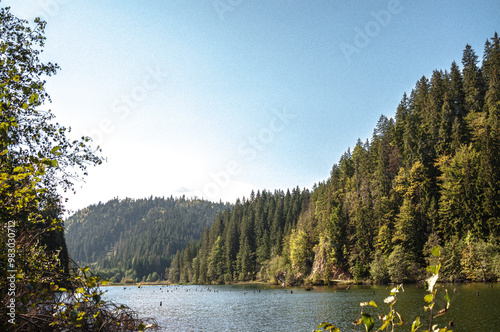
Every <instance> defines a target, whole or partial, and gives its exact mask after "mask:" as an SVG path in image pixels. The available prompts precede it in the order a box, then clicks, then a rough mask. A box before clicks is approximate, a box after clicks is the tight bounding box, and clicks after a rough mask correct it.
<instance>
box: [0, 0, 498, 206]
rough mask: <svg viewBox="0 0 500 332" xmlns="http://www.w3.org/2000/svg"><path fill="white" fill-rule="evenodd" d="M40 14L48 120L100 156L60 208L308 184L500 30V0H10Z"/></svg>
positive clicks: (17, 10) (16, 9) (20, 11)
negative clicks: (53, 71) (421, 86)
mask: <svg viewBox="0 0 500 332" xmlns="http://www.w3.org/2000/svg"><path fill="white" fill-rule="evenodd" d="M0 4H1V5H2V6H11V7H12V11H13V13H14V14H16V15H17V16H20V17H23V18H26V19H28V20H29V21H33V19H34V18H35V17H36V16H41V17H42V18H44V19H45V20H46V21H47V22H48V25H47V29H46V36H47V43H46V46H45V51H44V53H43V58H44V60H45V61H51V62H56V63H58V64H59V65H60V66H61V68H62V70H61V71H60V72H59V73H58V74H57V75H56V76H54V77H50V78H48V79H47V90H48V92H49V93H50V95H51V97H52V100H53V103H52V104H51V105H50V108H51V109H52V111H53V112H54V113H55V114H56V116H57V120H58V122H60V123H62V124H64V125H66V126H71V127H72V129H73V134H74V135H75V136H78V137H79V136H82V135H89V136H92V137H93V138H94V140H95V143H96V144H98V145H100V146H101V147H102V149H103V155H104V156H105V157H107V160H108V161H107V162H106V163H105V164H104V165H101V166H99V167H96V168H92V169H90V171H89V176H88V177H87V178H86V183H78V184H77V187H76V188H77V194H76V195H73V194H71V195H68V197H69V202H68V204H67V207H69V208H71V209H79V208H83V207H85V206H87V205H89V204H92V203H97V202H99V201H102V202H105V201H107V200H109V199H111V198H113V197H117V196H118V197H120V198H125V197H133V198H142V197H148V196H150V195H153V196H170V195H174V196H180V195H186V196H188V197H190V196H198V197H204V198H206V199H209V200H215V201H218V200H219V199H222V200H223V201H229V202H234V201H235V200H236V198H237V197H243V196H246V197H248V196H249V194H250V191H251V190H252V189H255V190H257V189H261V190H262V189H268V190H274V189H283V190H286V189H287V188H293V187H296V186H299V187H300V188H304V187H308V188H310V187H312V185H313V184H314V183H316V182H319V181H323V180H325V179H326V178H328V176H329V173H330V170H331V168H332V165H333V164H334V163H336V162H337V161H338V160H339V158H340V156H341V154H342V153H344V152H345V151H346V150H347V148H348V147H353V146H354V145H355V144H356V141H357V139H358V138H361V139H362V140H366V139H367V138H370V137H371V134H372V131H373V128H374V127H375V125H376V123H377V120H378V119H379V117H380V115H381V114H385V115H387V116H389V117H390V116H393V114H394V112H395V110H396V107H397V105H398V103H399V101H400V100H401V98H402V96H403V93H404V92H408V93H409V92H410V91H411V89H412V88H413V87H414V85H415V83H416V81H417V80H418V79H419V78H420V77H421V76H422V75H425V76H427V77H430V76H431V75H432V71H433V70H434V69H449V68H450V65H451V63H452V61H454V60H455V61H456V62H457V63H458V64H459V65H461V58H462V51H463V49H464V48H465V45H466V44H467V43H468V44H470V45H471V46H472V47H473V49H474V50H475V51H476V53H477V54H478V55H479V57H480V58H481V57H482V53H483V47H484V42H485V41H486V39H487V38H490V37H492V36H493V34H494V32H495V31H498V32H500V2H499V1H498V0H489V1H456V0H454V1H451V0H450V1H429V0H428V1H403V0H402V1H395V0H383V1H374V0H365V1H344V0H318V1H305V0H302V1H301V0H275V1H264V0H262V1H257V0H253V1H250V0H196V1H195V0H169V1H167V0H151V1H150V0H142V1H139V0H129V1H118V0H100V1H97V0H87V1H84V0H22V1H19V0H11V1H6V0H4V1H2V2H1V3H0Z"/></svg>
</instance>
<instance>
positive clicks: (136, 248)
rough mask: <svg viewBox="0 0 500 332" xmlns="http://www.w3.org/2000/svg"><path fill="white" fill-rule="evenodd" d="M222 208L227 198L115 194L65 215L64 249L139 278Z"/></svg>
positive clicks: (82, 260)
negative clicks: (119, 196) (221, 200)
mask: <svg viewBox="0 0 500 332" xmlns="http://www.w3.org/2000/svg"><path fill="white" fill-rule="evenodd" d="M226 208H230V206H229V204H222V203H217V204H216V203H212V202H209V201H205V200H198V199H186V198H184V197H182V198H173V197H170V198H166V199H165V198H152V197H151V198H149V199H137V200H134V199H128V198H127V199H123V200H119V199H113V200H111V201H109V202H107V203H104V204H103V203H99V204H97V205H91V206H89V207H87V208H85V209H83V210H80V211H78V212H76V213H75V214H74V215H72V216H71V217H69V218H68V219H67V220H66V221H65V229H66V234H65V235H66V242H67V246H68V251H69V253H70V256H71V257H72V258H73V260H75V261H76V262H78V263H79V264H80V265H90V266H92V267H93V268H94V269H97V270H100V271H101V272H104V273H103V274H104V276H106V277H109V278H111V277H113V276H116V278H115V281H120V280H121V279H122V278H123V277H124V276H125V275H127V277H131V278H132V279H137V280H139V281H140V280H142V278H143V277H144V276H146V277H147V276H149V275H150V274H152V273H153V272H156V273H161V271H163V270H164V269H165V266H167V265H168V264H170V261H171V259H172V257H173V255H175V253H176V251H177V250H179V249H182V248H184V247H185V246H186V244H187V243H189V242H195V241H198V240H199V239H200V238H201V235H202V233H203V230H204V229H205V228H207V227H210V225H211V224H212V223H213V221H214V220H215V217H216V215H217V214H218V213H219V211H221V210H223V209H226ZM111 271H112V275H110V273H111ZM155 276H156V274H155ZM116 279H119V280H116Z"/></svg>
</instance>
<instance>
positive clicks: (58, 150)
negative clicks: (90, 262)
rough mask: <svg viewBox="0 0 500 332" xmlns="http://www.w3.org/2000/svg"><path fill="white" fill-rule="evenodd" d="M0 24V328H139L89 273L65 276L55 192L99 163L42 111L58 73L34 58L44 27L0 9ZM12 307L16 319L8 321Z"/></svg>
mask: <svg viewBox="0 0 500 332" xmlns="http://www.w3.org/2000/svg"><path fill="white" fill-rule="evenodd" d="M0 25H1V26H0V223H1V227H0V241H1V242H2V243H10V244H11V245H10V246H9V248H8V250H7V247H5V246H2V248H1V249H0V264H1V266H2V269H0V301H1V303H2V305H1V306H0V314H1V315H0V325H1V326H2V327H4V328H7V329H9V330H11V331H27V330H40V331H49V330H68V329H74V328H77V329H81V330H85V331H97V330H101V329H106V330H109V331H115V330H122V327H126V328H129V329H134V330H135V329H144V328H145V327H146V326H145V325H144V324H142V323H141V322H140V321H139V320H138V319H136V318H134V313H133V312H131V311H130V310H128V309H123V308H119V307H117V306H113V305H112V304H109V303H106V302H105V301H103V300H102V299H101V295H102V294H103V292H101V291H100V290H99V289H98V288H97V286H98V284H99V283H100V282H102V281H101V279H100V277H96V276H90V275H88V268H84V269H80V270H79V271H78V272H79V273H80V274H81V275H80V276H74V275H70V274H69V271H68V268H67V261H66V263H65V262H64V261H63V260H64V259H67V258H64V257H63V255H61V254H59V253H58V252H63V251H64V248H65V243H64V237H62V231H63V230H62V226H63V223H62V219H61V214H62V211H63V206H62V204H61V197H60V195H59V193H58V189H59V188H61V189H63V190H68V189H71V187H72V184H73V181H75V180H76V179H79V178H81V173H82V172H83V174H84V175H85V171H86V168H87V166H89V165H93V164H99V163H101V161H102V158H101V157H99V156H97V155H96V154H95V153H94V152H95V151H94V150H93V149H92V148H91V147H90V145H88V142H89V141H90V139H89V138H86V137H83V138H82V139H81V140H75V141H71V140H69V139H68V138H67V136H66V135H67V133H68V132H69V129H67V128H66V127H63V126H61V125H59V124H58V123H53V120H54V115H53V114H52V113H51V112H50V111H44V110H41V109H40V106H42V105H43V104H44V103H45V102H47V101H50V98H49V95H48V93H47V92H46V91H45V87H44V85H45V81H44V80H43V77H44V76H51V75H53V74H55V72H56V70H57V69H58V67H57V65H54V64H51V63H47V64H45V63H42V62H41V61H40V60H39V55H40V53H41V48H42V47H43V45H44V42H45V37H44V29H45V22H42V21H40V20H39V19H36V20H35V26H34V27H31V26H29V22H27V21H25V20H21V19H19V18H17V17H15V16H13V15H12V14H11V13H10V11H9V8H2V9H0ZM54 232H55V233H54ZM12 234H15V237H14V238H15V240H14V241H9V239H12V236H11V235H12ZM46 241H55V243H54V244H56V245H58V246H59V248H57V247H54V244H52V247H51V246H50V245H47V244H48V243H47V242H46ZM57 249H59V250H60V251H59V250H57ZM65 264H66V266H65ZM12 271H16V272H12ZM7 277H9V279H7ZM7 283H9V285H12V284H15V292H13V291H9V288H11V287H10V286H8V285H7ZM56 291H57V292H58V293H59V294H56ZM60 293H64V295H63V296H62V297H63V298H65V299H66V301H64V303H61V301H60V299H61V294H60ZM13 302H15V306H14V308H12V309H13V310H14V311H15V315H14V317H12V316H9V315H8V313H9V314H14V312H12V311H11V310H10V309H9V308H8V305H10V304H11V303H13ZM11 307H12V306H11ZM84 317H85V319H83V318H84Z"/></svg>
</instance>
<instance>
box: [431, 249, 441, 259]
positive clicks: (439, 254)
mask: <svg viewBox="0 0 500 332" xmlns="http://www.w3.org/2000/svg"><path fill="white" fill-rule="evenodd" d="M431 253H432V255H434V256H436V257H441V247H439V246H436V247H434V248H432V251H431Z"/></svg>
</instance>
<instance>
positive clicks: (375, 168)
mask: <svg viewBox="0 0 500 332" xmlns="http://www.w3.org/2000/svg"><path fill="white" fill-rule="evenodd" d="M499 156H500V40H499V37H498V34H496V33H495V35H494V37H493V38H491V39H487V42H486V44H485V47H484V55H483V59H482V62H480V61H479V60H478V56H477V55H476V53H475V51H474V50H473V49H472V47H471V46H470V45H467V46H466V47H465V50H464V52H463V55H462V69H460V68H459V66H458V65H457V64H456V63H455V62H453V63H452V64H451V67H450V69H448V70H438V69H436V70H434V71H433V73H432V76H431V77H430V78H427V77H425V76H422V77H421V78H420V79H419V80H418V81H417V83H416V85H415V87H414V89H413V90H412V91H411V93H410V94H409V95H407V94H404V95H403V97H402V100H401V103H400V104H399V106H398V107H397V108H396V112H395V117H394V118H387V117H386V116H384V115H382V116H381V117H380V120H379V121H378V123H377V125H376V127H375V129H374V131H373V136H372V137H371V140H366V141H365V142H363V141H361V140H359V141H358V142H357V144H356V145H355V147H354V149H352V150H351V149H348V150H347V152H345V154H344V155H343V156H342V157H341V158H340V161H339V162H338V163H336V164H335V165H334V166H333V168H332V170H331V174H330V177H329V178H328V179H327V180H326V181H324V182H321V183H319V184H317V185H316V186H315V188H314V190H313V192H312V193H311V194H310V197H309V196H308V199H307V201H308V203H307V204H301V205H300V207H301V209H300V215H298V216H295V217H293V218H292V219H291V220H293V222H292V223H290V224H288V225H289V227H284V226H283V225H284V224H281V222H275V221H274V220H275V219H276V218H278V220H282V219H281V218H282V217H283V216H281V217H280V216H278V217H276V215H277V214H279V212H278V213H275V214H274V216H273V215H272V214H267V215H265V216H264V217H261V215H262V205H263V204H265V202H266V201H267V198H266V197H267V196H266V195H261V194H260V193H257V195H256V196H252V197H251V199H250V200H249V201H246V202H243V203H239V202H237V205H236V207H235V208H234V212H232V213H230V211H228V212H227V213H225V214H224V215H227V217H226V218H223V219H221V220H220V222H219V223H217V227H215V225H216V224H214V226H212V228H211V229H210V230H209V231H207V234H204V236H203V238H202V240H201V242H200V243H199V244H198V249H197V250H194V249H193V247H192V246H190V247H188V248H187V249H186V250H185V251H184V252H180V253H179V254H178V255H177V256H176V257H175V259H174V260H173V261H172V264H171V266H170V268H169V269H167V272H168V277H169V279H170V280H171V281H172V282H178V281H182V282H193V283H221V282H231V281H234V280H255V279H260V280H263V281H271V282H278V281H280V282H282V281H283V280H285V279H286V281H287V282H289V283H294V282H303V281H306V282H312V283H320V282H323V283H330V281H331V280H333V279H339V278H354V279H358V280H359V279H367V278H370V279H372V280H374V281H376V282H389V281H391V282H403V281H415V280H418V279H421V278H422V277H423V276H425V269H424V267H425V266H426V265H427V264H429V263H431V262H430V259H431V257H430V256H431V255H430V248H433V247H434V246H436V245H439V246H441V248H442V256H441V257H442V264H443V266H442V269H441V272H442V273H441V275H442V276H443V277H445V278H447V279H448V280H457V279H468V280H495V279H498V278H500V245H499V239H500V238H499V237H500V157H499ZM284 202H286V198H285V197H283V196H282V197H277V198H276V201H275V204H277V205H278V204H285V205H286V203H284ZM236 211H240V212H238V214H236ZM264 211H265V209H264ZM271 225H277V226H278V227H274V226H271ZM262 229H265V230H266V232H262ZM268 238H269V239H272V240H271V241H270V242H268ZM195 248H196V247H195ZM433 263H435V262H433ZM284 271H287V272H286V273H285V272H284Z"/></svg>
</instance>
